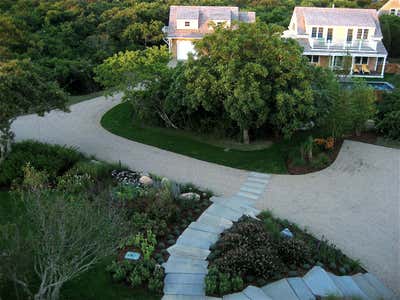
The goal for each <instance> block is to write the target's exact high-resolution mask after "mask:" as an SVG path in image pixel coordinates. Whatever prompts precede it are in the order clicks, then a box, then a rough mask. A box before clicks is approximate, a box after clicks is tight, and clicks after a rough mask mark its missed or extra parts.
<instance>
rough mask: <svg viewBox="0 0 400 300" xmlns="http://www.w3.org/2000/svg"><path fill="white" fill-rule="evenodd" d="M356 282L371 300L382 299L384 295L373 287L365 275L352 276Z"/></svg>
mask: <svg viewBox="0 0 400 300" xmlns="http://www.w3.org/2000/svg"><path fill="white" fill-rule="evenodd" d="M352 278H353V280H354V282H355V283H356V284H357V285H358V287H359V288H360V289H361V290H362V291H363V292H364V294H366V295H367V297H369V298H370V299H374V300H375V299H382V297H383V296H382V295H381V294H380V293H379V292H378V291H377V290H376V289H375V287H373V286H372V285H371V284H370V283H369V281H368V279H367V278H366V277H364V276H363V274H356V275H354V276H352Z"/></svg>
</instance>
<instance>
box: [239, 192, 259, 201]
mask: <svg viewBox="0 0 400 300" xmlns="http://www.w3.org/2000/svg"><path fill="white" fill-rule="evenodd" d="M236 195H238V196H242V197H245V198H249V199H252V200H257V199H258V195H254V194H251V193H247V192H238V193H236Z"/></svg>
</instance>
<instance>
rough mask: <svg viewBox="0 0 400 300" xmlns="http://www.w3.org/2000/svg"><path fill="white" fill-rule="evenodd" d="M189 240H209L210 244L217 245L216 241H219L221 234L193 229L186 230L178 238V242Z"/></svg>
mask: <svg viewBox="0 0 400 300" xmlns="http://www.w3.org/2000/svg"><path fill="white" fill-rule="evenodd" d="M187 238H196V239H203V240H209V241H210V242H212V243H215V242H216V241H218V238H219V234H217V233H211V232H205V231H200V230H197V229H193V228H186V229H185V230H184V231H183V232H182V234H181V235H180V236H179V237H178V241H179V239H187Z"/></svg>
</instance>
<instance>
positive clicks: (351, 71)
mask: <svg viewBox="0 0 400 300" xmlns="http://www.w3.org/2000/svg"><path fill="white" fill-rule="evenodd" d="M353 69H354V56H351V69H350V75H353Z"/></svg>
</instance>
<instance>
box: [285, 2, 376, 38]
mask: <svg viewBox="0 0 400 300" xmlns="http://www.w3.org/2000/svg"><path fill="white" fill-rule="evenodd" d="M293 16H294V17H295V18H297V26H298V28H297V31H298V34H304V33H305V32H306V26H307V25H310V26H345V27H374V28H376V30H375V37H377V38H381V37H382V32H381V28H380V25H379V19H378V13H377V11H376V10H375V9H358V8H325V7H300V6H298V7H295V9H294V15H293Z"/></svg>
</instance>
